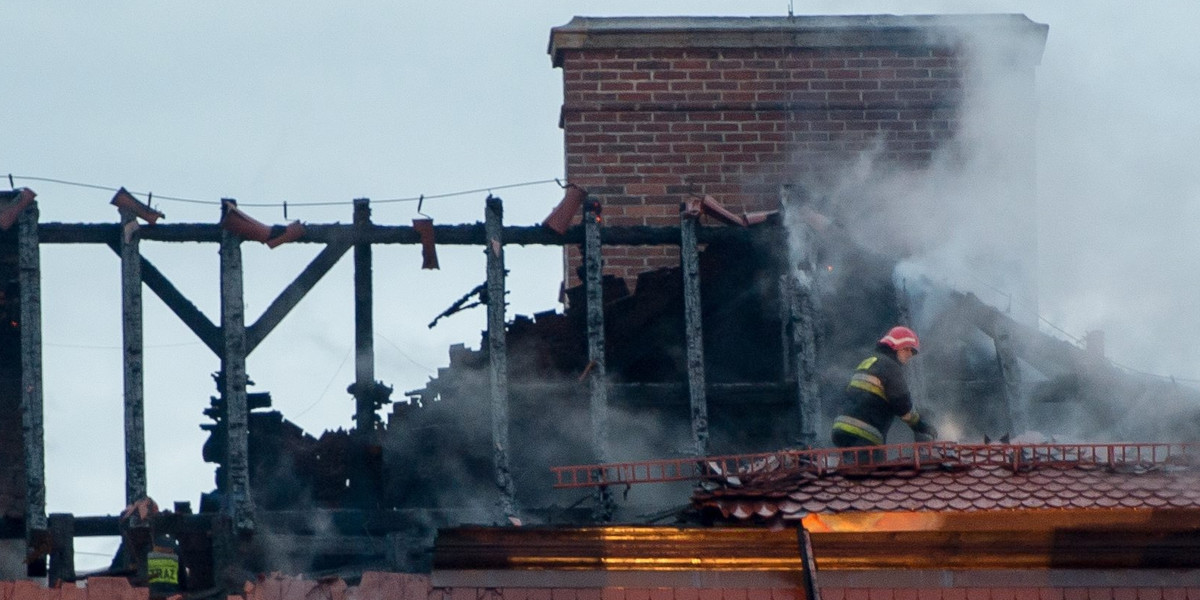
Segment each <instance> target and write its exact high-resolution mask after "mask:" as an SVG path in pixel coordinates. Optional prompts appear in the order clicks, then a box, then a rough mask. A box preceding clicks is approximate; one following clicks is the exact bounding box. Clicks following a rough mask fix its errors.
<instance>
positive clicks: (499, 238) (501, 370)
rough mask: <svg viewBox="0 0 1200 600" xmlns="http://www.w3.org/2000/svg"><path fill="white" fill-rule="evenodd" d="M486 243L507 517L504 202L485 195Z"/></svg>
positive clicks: (496, 423)
mask: <svg viewBox="0 0 1200 600" xmlns="http://www.w3.org/2000/svg"><path fill="white" fill-rule="evenodd" d="M484 228H485V229H486V237H487V244H486V247H485V248H484V254H486V255H487V315H488V321H487V335H488V359H489V367H490V369H489V372H488V374H489V376H490V379H489V381H490V384H491V385H490V387H489V389H488V392H489V397H490V398H491V405H492V451H493V460H494V463H495V469H496V487H497V488H499V490H500V510H501V512H503V514H504V516H505V517H506V518H508V519H510V520H511V519H515V518H516V517H517V509H516V502H515V500H514V489H513V480H512V472H511V470H510V465H509V457H508V347H507V338H506V332H505V310H504V305H505V294H506V292H505V270H504V239H503V233H504V203H503V202H502V201H501V200H500V199H499V198H496V197H494V196H488V197H487V200H486V201H485V205H484Z"/></svg>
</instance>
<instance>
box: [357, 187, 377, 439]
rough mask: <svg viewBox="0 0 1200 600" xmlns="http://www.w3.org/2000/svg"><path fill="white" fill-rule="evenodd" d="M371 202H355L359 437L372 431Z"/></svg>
mask: <svg viewBox="0 0 1200 600" xmlns="http://www.w3.org/2000/svg"><path fill="white" fill-rule="evenodd" d="M370 203H371V201H370V200H368V199H367V198H355V199H354V227H355V230H356V233H357V234H358V241H356V242H355V244H354V349H355V350H354V423H355V427H356V429H357V430H358V433H359V434H361V435H364V436H365V435H367V434H368V433H370V432H371V431H374V430H375V408H376V405H375V337H374V336H375V332H374V328H375V325H374V314H373V312H372V311H373V307H372V304H371V294H372V285H371V284H372V279H371V268H372V267H371V242H370V241H366V240H364V237H365V236H366V233H367V231H368V230H369V229H370V228H371V206H370Z"/></svg>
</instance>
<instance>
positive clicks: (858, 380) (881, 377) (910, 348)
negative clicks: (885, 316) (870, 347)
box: [832, 326, 937, 448]
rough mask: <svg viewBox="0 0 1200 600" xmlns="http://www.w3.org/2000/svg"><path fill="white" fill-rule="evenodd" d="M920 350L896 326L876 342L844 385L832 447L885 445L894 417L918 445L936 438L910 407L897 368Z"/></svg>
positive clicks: (908, 331)
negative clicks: (909, 430) (906, 428)
mask: <svg viewBox="0 0 1200 600" xmlns="http://www.w3.org/2000/svg"><path fill="white" fill-rule="evenodd" d="M920 348H921V341H920V340H919V339H917V334H916V333H915V332H913V330H911V329H909V328H907V327H901V326H897V327H893V328H891V329H890V330H888V332H887V335H885V336H883V337H882V338H881V339H880V340H879V343H878V344H876V346H875V352H874V353H873V354H872V355H871V356H869V357H867V358H866V359H865V360H863V361H862V362H860V363H858V367H857V368H855V369H854V374H853V375H852V376H851V377H850V384H849V385H847V386H846V392H845V397H844V399H843V405H842V413H841V415H839V416H838V418H837V419H835V420H834V422H833V435H832V437H833V445H834V446H837V447H839V448H848V447H854V446H881V445H883V444H885V443H886V442H887V430H888V428H889V427H890V426H891V425H892V419H893V418H894V417H900V420H901V421H904V423H905V424H906V425H908V426H909V427H911V428H912V430H913V437H914V438H915V439H916V441H918V442H928V441H932V440H933V439H935V438H936V437H937V430H936V429H934V427H933V426H932V425H930V424H929V423H928V422H926V421H925V420H924V419H922V418H921V415H920V413H918V412H917V409H916V407H915V406H913V402H912V397H911V396H909V393H908V385H907V384H906V383H905V382H904V373H903V372H902V369H901V366H902V365H904V364H905V363H907V362H908V361H910V360H912V357H913V356H914V355H915V354H916V353H917V352H918V351H919V350H920Z"/></svg>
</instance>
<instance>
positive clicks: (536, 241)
mask: <svg viewBox="0 0 1200 600" xmlns="http://www.w3.org/2000/svg"><path fill="white" fill-rule="evenodd" d="M771 226H772V225H759V226H758V227H771ZM584 229H585V227H584V226H582V225H576V226H574V227H572V228H570V229H568V230H567V232H566V233H565V234H563V235H559V234H557V233H555V232H554V231H551V230H549V229H546V228H545V227H541V226H510V227H505V228H504V239H505V243H506V244H508V245H518V246H526V245H540V246H564V245H568V244H572V245H574V244H582V243H583V238H584ZM433 231H434V235H435V236H436V237H437V243H438V245H445V246H480V245H483V244H484V243H486V238H487V232H486V231H485V227H484V224H483V223H473V224H466V225H435V226H434V228H433ZM39 235H40V238H41V242H42V243H43V244H108V245H112V246H114V247H115V246H116V244H117V243H118V242H119V240H120V239H121V235H122V233H121V227H120V225H115V224H111V223H102V224H96V223H43V224H41V225H40V226H39ZM139 235H141V238H142V240H143V241H155V242H214V243H216V242H220V241H221V227H220V226H219V225H216V224H210V223H174V224H164V223H160V224H156V225H154V226H153V227H143V228H142V229H141V231H139ZM749 236H750V231H749V230H747V229H744V228H741V227H700V228H698V230H697V238H698V239H699V241H700V243H702V244H707V243H711V242H716V241H725V240H745V239H747V238H748V237H749ZM360 242H365V243H371V244H420V243H421V237H420V234H419V233H418V232H417V231H416V229H414V228H413V227H412V226H409V225H374V224H372V225H371V226H370V227H367V228H365V229H361V230H360V229H358V228H356V226H355V225H353V224H324V225H323V224H313V223H306V224H305V225H304V237H303V238H301V239H299V240H296V241H294V242H292V243H295V244H334V243H348V244H355V243H360ZM604 243H605V244H610V245H621V246H671V245H675V244H678V243H679V230H678V228H676V227H648V226H641V225H637V226H614V227H605V228H604Z"/></svg>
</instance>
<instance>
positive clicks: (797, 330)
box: [779, 185, 821, 447]
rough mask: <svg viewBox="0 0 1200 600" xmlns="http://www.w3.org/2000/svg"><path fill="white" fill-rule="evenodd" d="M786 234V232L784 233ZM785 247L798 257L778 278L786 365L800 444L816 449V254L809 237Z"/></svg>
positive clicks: (785, 198) (784, 193)
mask: <svg viewBox="0 0 1200 600" xmlns="http://www.w3.org/2000/svg"><path fill="white" fill-rule="evenodd" d="M792 195H793V189H792V186H790V185H784V186H782V187H781V188H780V194H779V198H780V204H781V206H780V211H781V212H783V213H784V214H786V213H787V211H788V210H790V209H792V210H794V209H795V208H796V207H795V206H794V203H793V202H791V201H790V198H791V197H792ZM785 235H786V233H785ZM786 241H787V246H785V247H790V248H791V250H792V252H793V253H794V254H796V255H798V263H796V264H786V265H785V271H784V273H783V274H781V276H780V294H781V296H782V298H781V299H782V300H783V302H782V303H781V304H782V306H783V307H785V310H786V313H785V315H784V316H785V317H786V318H785V319H784V328H785V331H786V334H785V338H784V339H785V344H786V347H787V356H788V357H789V358H788V363H789V364H791V365H792V366H793V370H792V376H794V377H795V379H796V382H797V385H796V401H797V409H798V413H799V420H800V440H799V441H800V443H801V444H802V445H805V446H810V447H811V446H815V445H816V443H817V421H818V420H819V419H820V403H821V397H820V389H819V387H818V384H817V334H816V312H817V306H816V292H815V290H814V289H813V278H812V275H811V274H812V273H813V272H814V269H815V263H814V257H815V252H814V250H813V248H812V244H811V241H809V236H804V235H788V236H787V240H786Z"/></svg>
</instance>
